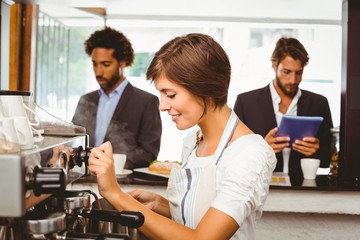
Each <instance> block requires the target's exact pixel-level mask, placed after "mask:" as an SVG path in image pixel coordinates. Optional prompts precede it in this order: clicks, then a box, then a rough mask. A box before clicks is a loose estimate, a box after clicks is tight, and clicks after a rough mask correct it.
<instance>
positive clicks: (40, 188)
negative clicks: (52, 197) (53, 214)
mask: <svg viewBox="0 0 360 240" xmlns="http://www.w3.org/2000/svg"><path fill="white" fill-rule="evenodd" d="M29 185H30V186H29V188H32V189H33V192H34V194H35V195H36V196H39V195H41V194H46V193H55V192H59V191H65V188H66V174H65V172H64V169H63V168H40V167H38V166H36V167H35V168H34V171H33V178H32V179H31V180H30V183H29Z"/></svg>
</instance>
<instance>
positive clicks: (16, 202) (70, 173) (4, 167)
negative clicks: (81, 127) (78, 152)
mask: <svg viewBox="0 0 360 240" xmlns="http://www.w3.org/2000/svg"><path fill="white" fill-rule="evenodd" d="M86 138H87V136H86V135H82V136H73V137H69V136H45V138H44V140H43V141H41V142H38V143H37V146H36V147H34V148H33V149H30V150H23V151H20V152H19V153H14V154H0V170H1V174H0V193H1V197H0V217H22V216H23V215H24V214H25V210H26V209H25V205H26V198H27V197H28V196H29V195H30V194H31V190H30V191H26V190H27V189H26V187H27V185H29V184H28V183H29V179H30V178H31V177H29V176H31V175H32V172H33V169H34V168H35V166H40V167H49V166H50V167H51V166H52V165H53V166H54V167H56V161H57V159H58V158H59V157H61V156H62V157H64V154H65V153H64V152H63V151H67V152H68V153H69V154H70V153H71V151H72V149H75V148H78V147H79V146H82V147H83V148H85V147H86V144H87V141H86ZM67 158H69V156H67ZM63 162H64V163H65V164H66V166H63V167H64V169H66V170H67V171H66V173H67V174H66V180H67V182H66V183H67V184H68V183H71V182H73V181H75V180H77V179H79V178H80V177H82V176H83V175H84V174H85V173H86V167H85V165H84V164H82V165H81V166H80V167H79V166H78V165H77V164H73V165H72V166H69V165H68V164H70V161H63Z"/></svg>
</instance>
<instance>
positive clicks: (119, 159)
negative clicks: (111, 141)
mask: <svg viewBox="0 0 360 240" xmlns="http://www.w3.org/2000/svg"><path fill="white" fill-rule="evenodd" d="M113 156H114V166H115V174H116V175H119V174H122V173H123V171H124V167H125V163H126V155H125V154H118V153H116V154H113Z"/></svg>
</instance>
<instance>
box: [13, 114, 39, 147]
mask: <svg viewBox="0 0 360 240" xmlns="http://www.w3.org/2000/svg"><path fill="white" fill-rule="evenodd" d="M14 123H15V128H16V130H17V132H18V136H19V140H20V138H21V137H23V138H24V141H23V142H22V144H21V146H20V147H21V149H32V148H33V147H34V137H33V132H32V130H31V126H30V123H29V120H28V118H27V117H15V118H14Z"/></svg>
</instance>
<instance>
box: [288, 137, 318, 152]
mask: <svg viewBox="0 0 360 240" xmlns="http://www.w3.org/2000/svg"><path fill="white" fill-rule="evenodd" d="M292 148H293V150H295V151H298V152H300V153H302V154H304V155H305V156H311V155H313V154H315V153H316V152H317V151H318V150H319V148H320V140H319V139H318V138H316V137H304V138H303V139H302V140H295V142H294V143H293V145H292Z"/></svg>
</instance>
